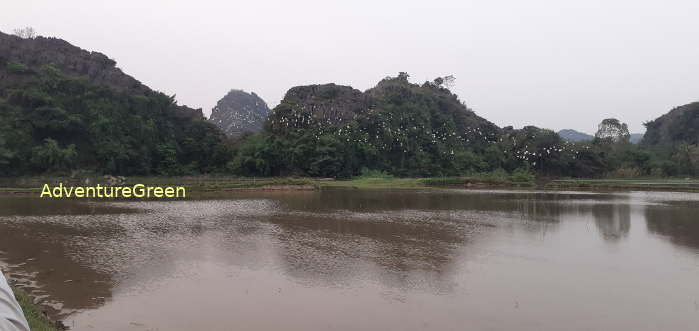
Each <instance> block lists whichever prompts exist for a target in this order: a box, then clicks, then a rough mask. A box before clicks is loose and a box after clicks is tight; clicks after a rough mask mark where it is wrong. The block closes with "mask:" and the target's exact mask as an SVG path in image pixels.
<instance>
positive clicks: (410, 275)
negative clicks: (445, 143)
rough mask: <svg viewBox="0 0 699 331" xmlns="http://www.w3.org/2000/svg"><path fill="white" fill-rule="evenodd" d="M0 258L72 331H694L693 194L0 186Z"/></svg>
mask: <svg viewBox="0 0 699 331" xmlns="http://www.w3.org/2000/svg"><path fill="white" fill-rule="evenodd" d="M0 261H2V262H1V263H2V268H3V269H4V270H5V272H6V273H7V274H8V275H9V276H10V277H11V278H13V279H14V280H15V281H16V282H17V284H18V285H19V286H22V287H25V288H27V289H28V290H29V291H31V292H32V293H33V295H35V296H36V297H37V299H38V300H41V301H42V302H43V303H44V304H46V305H47V306H50V307H52V309H53V314H54V316H56V317H59V318H61V319H63V320H64V321H65V324H66V325H68V326H69V327H71V329H72V330H106V331H109V330H175V331H177V330H697V328H699V194H693V193H662V192H619V193H590V192H535V191H534V192H532V191H487V190H443V191H441V190H440V191H438V190H429V191H412V190H399V191H389V190H386V191H384V190H323V191H320V192H273V193H271V192H268V193H264V192H246V193H234V194H227V196H225V197H222V196H219V197H216V198H211V199H199V200H186V201H130V202H129V201H120V202H115V201H111V202H109V201H108V202H105V201H74V200H41V199H37V198H33V197H8V196H5V197H0Z"/></svg>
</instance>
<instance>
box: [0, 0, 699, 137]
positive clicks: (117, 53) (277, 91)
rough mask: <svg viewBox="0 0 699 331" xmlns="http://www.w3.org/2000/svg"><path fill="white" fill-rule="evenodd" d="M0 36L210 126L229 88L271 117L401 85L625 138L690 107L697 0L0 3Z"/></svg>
mask: <svg viewBox="0 0 699 331" xmlns="http://www.w3.org/2000/svg"><path fill="white" fill-rule="evenodd" d="M3 2H4V3H3V4H2V8H0V30H1V31H3V32H7V33H9V32H11V31H12V30H13V29H14V28H17V27H23V26H32V27H34V28H35V29H36V30H37V32H38V33H39V34H41V35H45V36H55V37H59V38H62V39H66V40H68V41H69V42H71V43H73V44H74V45H77V46H79V47H82V48H85V49H88V50H95V51H99V52H102V53H105V54H107V55H108V56H109V57H111V58H113V59H115V60H116V61H117V65H118V66H119V67H120V68H121V69H122V70H124V71H125V72H126V73H128V74H130V75H132V76H134V77H135V78H137V79H139V80H141V81H142V82H143V83H145V84H146V85H148V86H150V87H151V88H153V89H156V90H160V91H163V92H165V93H167V94H175V93H176V94H177V100H178V101H179V103H181V104H186V105H189V106H191V107H195V108H198V107H202V108H204V112H205V114H207V115H208V114H209V113H210V111H211V107H213V106H214V105H215V104H216V101H217V100H218V99H220V98H221V97H222V96H223V95H224V94H225V93H226V92H227V91H228V90H229V89H232V88H236V89H243V90H245V91H255V92H256V93H257V94H259V95H260V96H261V97H262V98H264V99H265V100H266V101H267V103H269V104H270V106H275V105H276V104H278V103H279V101H280V100H281V98H282V97H283V96H284V93H285V92H286V91H287V90H288V89H289V88H290V87H293V86H296V85H305V84H315V83H329V82H334V83H338V84H345V85H351V86H353V87H355V88H358V89H360V90H365V89H367V88H370V87H372V86H373V85H375V84H376V83H377V82H378V81H379V80H380V79H381V78H383V77H385V76H387V75H396V74H397V73H398V72H399V71H407V72H408V73H410V74H411V77H412V80H413V81H414V82H423V81H425V80H428V79H429V80H431V79H433V78H434V77H437V76H444V75H449V74H452V75H454V76H456V85H455V86H454V87H453V88H452V90H453V91H454V92H455V93H457V94H458V95H459V97H460V98H461V99H462V100H463V101H465V102H466V103H467V105H468V106H469V107H471V108H472V109H474V110H475V111H476V113H478V114H479V115H481V116H483V117H485V118H487V119H489V120H491V121H493V122H495V123H496V124H498V125H500V126H505V125H514V126H515V127H521V126H524V125H529V124H534V125H537V126H540V127H546V128H551V129H556V130H558V129H562V128H573V129H577V130H582V131H586V132H591V133H593V132H594V131H595V129H596V125H597V124H598V123H599V122H600V121H601V120H602V119H603V118H606V117H617V118H619V119H621V120H622V121H624V122H627V123H628V124H629V127H630V129H631V131H632V132H642V131H643V128H642V123H643V122H644V121H646V120H650V119H653V118H655V117H657V116H659V115H661V114H663V113H665V112H667V111H668V110H669V109H670V108H672V107H675V106H679V105H682V104H686V103H689V102H692V101H697V100H699V36H698V35H697V33H698V32H699V20H698V19H697V17H699V1H696V0H686V1H680V0H665V1H643V0H628V1H627V0H623V1H622V0H606V1H596V0H580V1H564V0H529V1H521V0H512V1H505V0H483V1H458V0H454V1H435V0H433V1H427V0H423V1H410V0H400V1H392V0H391V1H381V0H373V1H365V0H353V1H332V0H325V1H309V0H301V1H288V0H287V1H270V0H248V1H234V0H233V1H211V0H198V1H178V0H148V1H145V0H138V1H132V0H119V1H96V0H80V1H72V0H66V1H55V0H46V1H37V0H21V1H19V0H5V1H3Z"/></svg>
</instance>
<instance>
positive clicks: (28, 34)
mask: <svg viewBox="0 0 699 331" xmlns="http://www.w3.org/2000/svg"><path fill="white" fill-rule="evenodd" d="M13 33H14V35H15V36H17V37H20V38H24V39H34V38H36V31H35V30H34V28H32V27H30V26H28V27H26V28H21V29H15V30H14V31H13Z"/></svg>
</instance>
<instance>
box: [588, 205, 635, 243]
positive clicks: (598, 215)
mask: <svg viewBox="0 0 699 331" xmlns="http://www.w3.org/2000/svg"><path fill="white" fill-rule="evenodd" d="M592 216H593V217H594V218H595V225H596V226H597V229H598V230H599V233H600V235H601V236H602V238H604V239H606V240H609V241H618V240H621V239H622V238H624V237H626V236H627V235H628V234H629V230H630V229H631V207H630V206H629V205H628V204H620V205H605V204H601V205H596V206H594V207H593V208H592Z"/></svg>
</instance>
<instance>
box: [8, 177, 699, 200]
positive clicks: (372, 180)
mask: <svg viewBox="0 0 699 331" xmlns="http://www.w3.org/2000/svg"><path fill="white" fill-rule="evenodd" d="M106 177H107V176H105V177H92V178H86V179H76V178H67V177H25V178H17V179H8V178H5V179H4V180H3V179H0V196H28V195H36V196H37V197H39V196H40V194H41V191H42V190H41V187H42V186H43V185H44V184H51V183H53V184H58V183H63V184H64V185H75V186H80V185H86V184H92V185H95V184H103V185H112V186H124V185H134V184H137V183H138V184H145V185H161V186H167V185H179V186H184V187H186V189H187V191H188V193H189V194H188V197H187V198H189V197H190V196H194V197H196V196H197V195H199V194H202V193H203V194H206V193H225V192H254V191H260V192H265V191H275V192H284V191H318V190H321V189H333V188H346V189H435V188H436V189H440V188H441V189H445V188H446V189H449V188H453V189H539V190H593V191H594V190H639V191H668V192H699V180H692V179H667V178H650V179H549V180H539V181H536V182H535V181H520V182H515V181H511V180H507V179H503V178H490V177H487V176H473V177H443V178H439V177H436V178H395V177H368V178H367V177H358V178H353V179H350V180H335V179H329V178H297V177H272V178H245V177H218V176H188V177H133V178H128V179H124V180H120V181H119V182H117V183H115V182H111V183H110V182H109V179H111V178H113V177H110V178H109V179H105V178H106ZM127 200H128V199H127Z"/></svg>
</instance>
